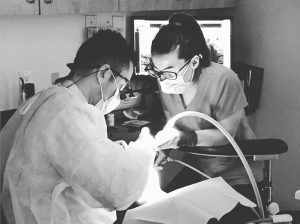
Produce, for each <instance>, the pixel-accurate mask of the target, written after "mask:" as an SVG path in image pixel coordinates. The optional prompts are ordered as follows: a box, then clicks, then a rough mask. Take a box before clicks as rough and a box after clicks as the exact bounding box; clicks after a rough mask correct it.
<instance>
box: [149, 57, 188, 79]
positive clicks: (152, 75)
mask: <svg viewBox="0 0 300 224" xmlns="http://www.w3.org/2000/svg"><path fill="white" fill-rule="evenodd" d="M192 59H193V58H190V59H189V60H187V61H186V62H185V63H184V64H183V65H182V66H181V67H180V68H179V69H178V70H177V72H172V71H161V70H159V71H156V70H154V69H153V68H156V69H158V68H157V67H155V65H154V64H153V61H152V60H151V59H150V60H151V61H150V63H149V64H147V65H146V67H145V69H144V70H145V72H148V74H149V75H150V76H151V77H153V78H157V79H160V80H161V76H162V75H163V73H166V72H167V73H171V74H174V78H172V79H170V78H165V79H169V80H176V79H177V76H178V73H179V72H180V71H181V70H182V69H183V68H184V67H185V66H186V65H187V64H189V63H190V62H191V60H192ZM151 65H152V67H153V68H152V69H151V68H149V67H150V66H151ZM149 71H152V72H154V74H151V73H150V72H149ZM155 73H158V74H159V75H157V74H155ZM165 79H164V80H165ZM161 81H162V80H161Z"/></svg>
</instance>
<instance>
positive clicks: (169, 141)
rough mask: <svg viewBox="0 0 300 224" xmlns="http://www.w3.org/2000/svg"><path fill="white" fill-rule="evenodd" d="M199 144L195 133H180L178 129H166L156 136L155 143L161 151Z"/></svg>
mask: <svg viewBox="0 0 300 224" xmlns="http://www.w3.org/2000/svg"><path fill="white" fill-rule="evenodd" d="M197 142H198V138H197V134H196V132H195V131H179V130H178V129H176V128H165V129H163V130H162V131H160V132H158V133H157V134H156V136H155V143H156V145H157V148H158V149H159V150H163V149H169V148H173V149H177V148H179V147H181V146H195V145H197Z"/></svg>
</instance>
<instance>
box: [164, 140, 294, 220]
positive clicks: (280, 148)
mask: <svg viewBox="0 0 300 224" xmlns="http://www.w3.org/2000/svg"><path fill="white" fill-rule="evenodd" d="M237 144H238V146H239V147H240V149H241V151H242V153H243V154H244V156H245V157H246V158H247V159H248V160H249V159H252V160H254V161H264V164H265V166H264V179H263V187H262V189H261V192H262V194H263V195H261V196H262V197H263V198H266V199H267V200H264V201H266V203H264V204H263V207H264V208H263V209H264V211H265V213H268V214H267V215H266V216H267V217H266V218H263V219H257V220H255V222H253V223H276V222H274V221H273V220H272V218H270V216H271V215H275V214H277V213H278V212H279V208H278V205H277V204H276V203H272V161H273V160H277V159H278V157H279V155H280V154H283V153H285V152H287V150H288V146H287V144H286V143H285V142H284V141H283V140H280V139H253V140H240V141H237ZM178 150H180V151H183V152H184V153H189V154H193V155H195V156H197V155H201V156H216V157H238V155H237V153H236V151H235V150H234V148H233V147H232V145H231V144H227V145H222V146H214V147H200V146H198V147H193V148H191V147H181V148H179V149H178ZM169 162H178V163H181V164H182V162H181V161H178V160H173V159H172V158H169ZM287 219H288V220H290V217H289V218H287ZM268 221H269V222H268ZM249 223H250V222H249ZM278 223H288V222H278Z"/></svg>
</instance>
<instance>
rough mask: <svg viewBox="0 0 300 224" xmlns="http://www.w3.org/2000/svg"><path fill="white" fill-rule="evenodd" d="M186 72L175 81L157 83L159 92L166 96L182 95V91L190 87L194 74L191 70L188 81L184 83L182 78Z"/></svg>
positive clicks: (168, 80) (167, 80)
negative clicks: (159, 88)
mask: <svg viewBox="0 0 300 224" xmlns="http://www.w3.org/2000/svg"><path fill="white" fill-rule="evenodd" d="M187 70H188V69H187ZM187 70H186V71H187ZM186 71H185V73H184V74H183V75H178V76H177V79H175V80H170V79H166V80H164V81H159V84H160V87H161V90H162V91H163V92H164V93H167V94H182V93H184V91H185V90H186V89H187V88H188V87H189V86H190V85H191V83H192V80H193V77H194V73H195V70H193V74H192V77H191V79H190V81H189V82H185V81H184V79H183V77H184V75H185V74H186Z"/></svg>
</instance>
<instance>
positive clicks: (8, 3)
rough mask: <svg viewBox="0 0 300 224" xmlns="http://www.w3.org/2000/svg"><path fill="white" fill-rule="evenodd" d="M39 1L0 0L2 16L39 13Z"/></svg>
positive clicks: (0, 13)
mask: <svg viewBox="0 0 300 224" xmlns="http://www.w3.org/2000/svg"><path fill="white" fill-rule="evenodd" d="M38 14H39V3H38V0H34V1H33V2H32V3H28V2H27V0H19V1H13V0H0V16H4V15H38Z"/></svg>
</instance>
